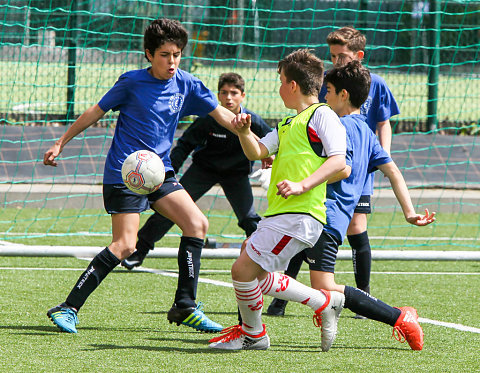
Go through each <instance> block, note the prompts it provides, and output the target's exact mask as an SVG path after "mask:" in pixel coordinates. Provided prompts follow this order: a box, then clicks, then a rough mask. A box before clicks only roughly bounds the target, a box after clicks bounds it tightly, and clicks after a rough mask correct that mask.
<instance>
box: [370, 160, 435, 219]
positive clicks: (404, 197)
mask: <svg viewBox="0 0 480 373" xmlns="http://www.w3.org/2000/svg"><path fill="white" fill-rule="evenodd" d="M378 168H379V169H380V171H382V172H383V173H384V175H385V176H386V177H388V179H389V180H390V184H391V185H392V189H393V192H394V193H395V197H397V200H398V202H399V203H400V206H401V207H402V211H403V215H404V216H405V220H406V221H408V222H409V223H410V224H413V225H418V226H424V225H428V224H430V223H433V222H434V221H435V212H432V213H431V214H430V213H429V211H428V209H425V215H421V214H417V213H416V212H415V209H414V207H413V204H412V199H411V198H410V193H409V192H408V188H407V184H405V179H404V178H403V176H402V173H401V172H400V170H399V169H398V167H397V165H396V164H395V162H389V163H386V164H383V165H381V166H378Z"/></svg>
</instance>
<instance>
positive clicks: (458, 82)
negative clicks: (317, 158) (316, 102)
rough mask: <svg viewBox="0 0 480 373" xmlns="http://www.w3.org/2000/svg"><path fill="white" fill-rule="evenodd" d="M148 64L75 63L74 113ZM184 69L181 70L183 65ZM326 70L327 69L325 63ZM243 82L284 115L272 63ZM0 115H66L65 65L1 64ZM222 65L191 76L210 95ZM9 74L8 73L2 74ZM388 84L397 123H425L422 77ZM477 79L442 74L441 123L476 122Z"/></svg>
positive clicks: (252, 96) (402, 76)
mask: <svg viewBox="0 0 480 373" xmlns="http://www.w3.org/2000/svg"><path fill="white" fill-rule="evenodd" d="M145 66H146V65H141V66H138V65H127V64H120V63H119V64H103V65H102V64H94V63H84V64H79V65H78V66H77V70H76V77H77V78H76V87H75V95H76V96H75V101H76V105H75V112H76V114H78V115H80V114H81V113H82V112H83V111H84V110H85V109H86V108H87V107H89V106H90V105H93V104H94V103H96V102H98V100H99V99H100V98H101V97H102V96H103V95H104V94H105V92H106V91H107V90H108V89H110V87H111V86H112V85H113V84H114V83H115V81H116V80H117V78H118V77H119V76H120V75H121V74H122V73H123V72H125V71H128V70H132V69H139V68H144V67H145ZM181 67H182V66H181ZM327 67H328V65H327ZM231 70H233V71H235V72H238V73H239V74H241V75H242V76H243V77H244V78H245V81H246V92H247V98H246V100H245V105H246V106H247V107H248V108H249V109H251V110H253V111H255V112H257V113H258V114H260V115H261V116H262V117H264V118H272V119H279V118H282V117H283V116H285V115H286V114H288V113H289V112H288V110H287V109H286V108H285V106H284V105H283V102H282V100H281V99H280V96H279V95H278V88H279V79H278V74H277V71H276V65H275V64H272V67H271V68H257V67H252V68H246V67H236V68H232V69H231ZM0 71H1V72H5V73H4V74H0V87H3V89H2V90H0V112H4V113H7V112H18V113H22V112H30V111H37V112H40V113H45V112H48V113H50V114H61V113H64V111H65V107H66V86H67V66H66V65H65V64H59V63H43V62H42V63H40V62H30V63H29V62H22V63H19V62H17V61H15V62H8V61H0ZM226 71H227V70H226V68H225V67H222V66H216V67H212V66H204V65H201V64H196V65H194V68H193V70H192V73H193V74H194V75H196V76H197V77H199V78H200V79H202V81H203V82H204V83H205V84H206V85H207V86H208V87H209V88H210V89H212V90H213V91H216V90H217V81H218V77H219V76H220V74H221V73H223V72H226ZM6 72H8V73H6ZM372 72H376V73H378V74H380V75H381V76H382V77H383V78H384V79H385V80H386V82H387V84H388V85H389V87H390V89H391V90H392V92H393V94H394V96H395V98H396V100H397V102H398V103H399V106H400V111H401V114H400V115H399V116H398V117H395V119H398V120H425V119H426V116H427V101H428V82H427V75H426V74H418V73H400V72H397V71H390V70H389V71H384V70H382V71H377V70H376V69H372ZM479 80H480V76H478V75H474V74H469V73H454V72H450V73H447V74H441V75H440V78H439V84H438V91H439V93H438V97H439V100H438V118H439V120H447V119H448V120H449V121H452V122H456V121H467V120H472V121H477V120H478V119H479V118H480V111H479V108H478V105H477V103H478V100H479V98H480V91H479V86H480V85H479Z"/></svg>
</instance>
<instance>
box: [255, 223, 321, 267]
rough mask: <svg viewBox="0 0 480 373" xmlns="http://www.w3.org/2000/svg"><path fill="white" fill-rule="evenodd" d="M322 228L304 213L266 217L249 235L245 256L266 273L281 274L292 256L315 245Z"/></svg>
mask: <svg viewBox="0 0 480 373" xmlns="http://www.w3.org/2000/svg"><path fill="white" fill-rule="evenodd" d="M322 229H323V225H322V223H320V222H319V221H318V220H316V219H314V218H312V217H311V216H310V215H306V214H282V215H275V216H270V217H266V218H264V219H262V220H261V221H260V223H259V224H258V227H257V230H256V231H255V232H254V233H253V234H252V235H251V236H250V238H249V240H248V243H247V247H246V250H247V254H248V256H249V257H250V258H251V259H252V260H253V261H254V262H255V263H257V264H258V265H259V266H260V267H262V268H263V269H264V270H265V271H267V272H274V271H284V270H286V269H287V267H288V263H289V262H290V259H291V258H292V257H294V256H295V255H296V254H298V253H299V252H300V251H303V250H305V249H306V248H307V247H312V246H313V245H314V244H315V243H316V242H317V240H318V238H319V237H320V234H321V233H322Z"/></svg>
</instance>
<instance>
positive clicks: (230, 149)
mask: <svg viewBox="0 0 480 373" xmlns="http://www.w3.org/2000/svg"><path fill="white" fill-rule="evenodd" d="M242 113H247V114H251V116H252V125H251V131H252V132H253V133H255V134H256V135H257V136H258V137H260V138H262V137H263V136H265V135H266V134H267V133H268V132H270V131H271V128H270V127H269V126H268V125H267V124H266V123H265V121H264V120H263V119H262V118H261V117H260V116H259V115H258V114H255V113H254V112H252V111H250V110H248V109H245V108H243V107H242ZM192 151H193V155H192V162H193V163H194V164H195V165H197V166H200V167H202V168H204V169H206V170H208V171H211V172H216V173H218V174H221V175H224V176H225V175H227V176H228V175H230V174H232V176H233V175H235V174H237V175H245V174H249V173H250V172H251V170H252V164H253V162H250V161H249V160H248V159H247V157H246V156H245V154H244V153H243V149H242V146H241V145H240V141H239V140H238V137H237V136H236V135H235V134H233V133H232V132H230V131H229V130H227V129H226V128H225V127H223V126H221V125H220V124H218V123H217V122H216V121H215V119H213V118H212V117H211V116H207V117H205V118H197V119H196V120H195V121H194V122H193V123H192V124H191V125H190V126H189V127H188V128H187V129H186V130H185V132H184V133H183V135H182V136H181V137H180V138H179V139H178V141H177V145H176V146H175V147H174V148H173V149H172V152H171V153H170V159H171V161H172V166H173V169H174V170H175V172H178V170H179V169H180V167H181V166H182V164H183V162H185V160H186V159H187V157H188V155H189V154H190V153H191V152H192Z"/></svg>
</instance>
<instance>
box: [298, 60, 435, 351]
mask: <svg viewBox="0 0 480 373" xmlns="http://www.w3.org/2000/svg"><path fill="white" fill-rule="evenodd" d="M325 82H326V86H327V94H326V98H327V103H328V104H329V105H330V106H331V107H332V109H333V110H334V111H335V112H336V113H337V114H338V115H339V116H340V120H341V122H342V123H343V125H344V126H345V128H346V131H347V157H346V163H347V167H346V168H345V170H344V171H343V172H342V173H340V174H339V175H337V176H336V177H335V178H334V179H331V181H335V180H337V179H341V178H342V177H344V176H347V178H345V179H343V180H341V181H337V182H333V183H331V184H329V185H328V186H327V201H326V203H325V204H326V206H327V224H326V225H325V226H324V229H323V231H322V234H321V236H320V239H319V240H318V242H317V243H316V244H315V246H314V247H313V248H309V249H307V250H306V251H305V252H303V253H302V254H304V257H305V258H306V261H307V262H308V263H309V266H310V280H311V284H312V287H313V288H315V289H327V290H335V291H339V292H341V293H344V294H345V308H348V309H350V310H352V311H353V312H356V313H357V314H359V315H362V316H364V317H368V318H370V319H373V320H377V321H381V322H384V323H386V324H389V325H391V326H393V327H394V333H396V337H397V339H399V340H401V338H403V339H404V340H406V341H407V342H408V343H409V345H410V347H411V348H412V349H414V350H421V349H422V346H423V331H422V328H421V327H420V325H419V324H418V321H417V319H418V314H417V311H416V310H415V309H414V308H412V307H402V308H394V307H391V306H389V305H387V304H385V303H383V302H382V301H380V300H378V299H376V298H374V297H372V296H371V295H370V294H368V293H366V292H365V291H363V290H360V289H356V288H353V287H350V286H344V285H337V284H336V283H335V279H334V266H335V261H336V256H337V251H338V247H339V246H340V245H341V244H342V242H343V239H344V237H345V234H346V232H347V228H348V226H349V223H350V220H351V218H352V216H353V214H354V211H355V206H356V205H357V203H358V201H359V199H360V198H361V192H362V187H363V185H364V184H365V182H367V180H368V174H369V173H371V172H373V171H375V169H377V168H378V169H380V170H381V171H382V173H384V175H385V176H386V177H388V178H389V180H390V183H391V185H392V189H393V191H394V192H395V196H396V197H397V199H398V201H399V203H400V206H401V207H402V211H403V214H404V216H405V219H406V221H407V222H409V223H410V224H413V225H417V226H424V225H427V224H430V223H432V222H433V221H434V220H435V213H432V214H429V212H428V210H426V211H425V215H420V214H417V213H416V212H415V210H414V207H413V205H412V201H411V199H410V195H409V193H408V189H407V186H406V184H405V181H404V179H403V176H402V174H401V172H400V171H399V169H398V168H397V166H396V165H395V163H394V162H393V161H392V159H391V158H390V156H389V155H388V153H387V152H386V151H385V150H384V149H383V148H382V147H381V145H380V143H379V142H378V140H377V138H376V136H375V135H374V134H373V132H372V131H370V130H369V129H368V127H367V126H366V124H365V121H364V119H365V117H364V116H363V115H362V114H361V112H360V105H361V103H362V102H363V101H364V100H365V97H366V95H367V94H368V86H369V84H370V74H369V72H368V70H367V69H366V68H365V67H363V66H362V65H361V63H360V62H359V61H352V62H350V63H348V64H347V65H345V66H343V67H336V68H334V69H332V70H330V71H329V72H328V73H327V75H326V77H325Z"/></svg>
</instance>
